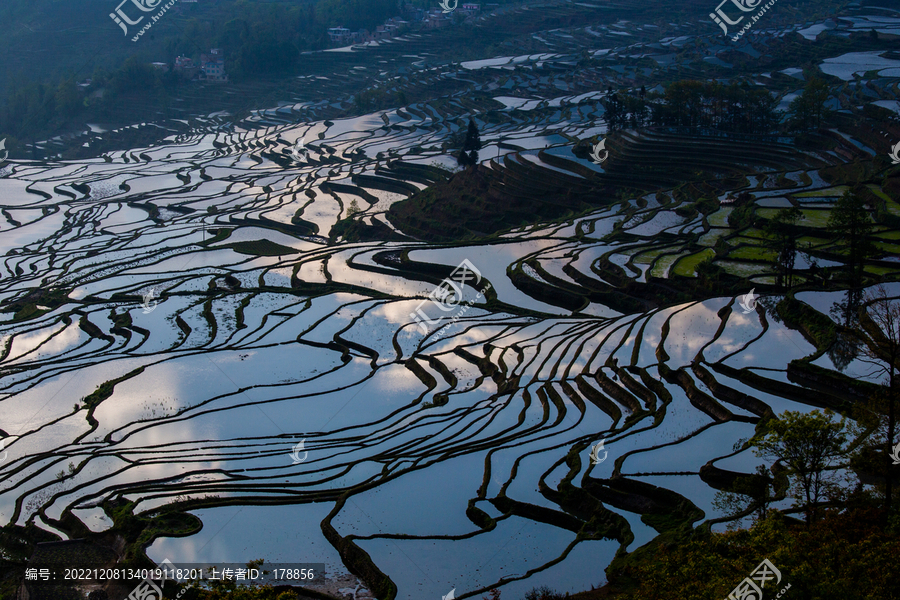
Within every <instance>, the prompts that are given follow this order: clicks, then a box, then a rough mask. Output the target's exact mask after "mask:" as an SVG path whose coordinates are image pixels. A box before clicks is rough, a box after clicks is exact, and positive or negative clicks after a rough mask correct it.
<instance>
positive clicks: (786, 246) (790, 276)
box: [764, 206, 803, 289]
mask: <svg viewBox="0 0 900 600" xmlns="http://www.w3.org/2000/svg"><path fill="white" fill-rule="evenodd" d="M801 218H803V213H801V212H800V210H799V209H798V208H797V207H796V206H792V207H790V208H782V209H781V210H779V211H778V212H777V213H776V214H775V218H774V219H772V220H770V221H769V222H768V223H766V226H765V229H764V231H765V233H766V237H767V238H768V239H769V242H770V244H771V246H770V247H771V248H772V249H773V250H774V251H775V252H777V253H778V259H777V260H778V263H777V265H776V266H777V275H776V283H777V285H779V286H784V287H787V288H788V289H790V288H791V287H792V286H793V283H794V263H795V261H796V258H797V230H796V225H797V221H799V220H800V219H801Z"/></svg>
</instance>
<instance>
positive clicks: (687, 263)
mask: <svg viewBox="0 0 900 600" xmlns="http://www.w3.org/2000/svg"><path fill="white" fill-rule="evenodd" d="M715 256H716V251H715V250H713V249H712V248H707V249H705V250H703V251H701V252H697V253H696V254H691V255H689V256H685V257H683V258H681V259H680V260H679V261H678V262H677V263H675V267H674V268H673V271H672V272H673V273H674V274H675V275H681V276H683V277H693V276H694V274H695V273H696V272H697V268H698V267H699V266H700V263H704V262H706V261H708V260H712V259H713V258H715Z"/></svg>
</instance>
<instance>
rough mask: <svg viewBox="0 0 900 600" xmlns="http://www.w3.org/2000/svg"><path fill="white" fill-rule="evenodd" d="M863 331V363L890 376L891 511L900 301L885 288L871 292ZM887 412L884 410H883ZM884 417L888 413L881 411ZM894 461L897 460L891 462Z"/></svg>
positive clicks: (864, 311)
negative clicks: (889, 294)
mask: <svg viewBox="0 0 900 600" xmlns="http://www.w3.org/2000/svg"><path fill="white" fill-rule="evenodd" d="M859 332H860V333H861V334H862V338H863V343H862V344H861V345H860V348H859V351H860V360H862V361H864V362H866V363H868V364H871V365H873V366H874V367H875V368H876V369H877V372H880V373H881V374H882V375H883V376H886V377H887V389H886V390H884V391H885V394H884V395H885V396H886V398H887V405H888V406H887V414H888V422H887V439H886V443H885V448H886V452H885V456H884V460H885V475H886V476H885V506H886V507H887V510H888V513H890V510H891V501H892V493H893V479H892V477H891V468H890V467H891V464H890V463H888V462H887V461H888V460H890V454H891V451H892V449H893V447H894V433H895V431H896V423H897V421H896V412H895V404H896V402H897V388H898V387H900V380H898V377H897V370H898V368H900V300H898V299H897V298H891V297H889V296H888V293H887V290H886V289H885V287H884V286H882V285H879V286H878V287H876V288H874V289H872V290H869V291H868V292H867V293H866V295H865V299H864V300H863V305H862V310H860V314H859ZM882 410H883V409H882ZM881 414H882V415H883V414H884V412H881ZM891 462H893V461H891Z"/></svg>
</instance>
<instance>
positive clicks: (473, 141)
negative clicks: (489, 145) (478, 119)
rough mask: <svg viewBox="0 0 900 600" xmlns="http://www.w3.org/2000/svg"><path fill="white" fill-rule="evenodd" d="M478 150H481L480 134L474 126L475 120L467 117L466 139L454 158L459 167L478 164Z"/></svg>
mask: <svg viewBox="0 0 900 600" xmlns="http://www.w3.org/2000/svg"><path fill="white" fill-rule="evenodd" d="M479 150H481V136H480V135H479V133H478V127H476V126H475V121H473V120H472V119H469V129H468V131H466V141H465V142H464V143H463V147H462V150H460V151H459V154H458V155H457V156H456V160H457V161H458V162H459V164H460V166H461V167H474V166H475V165H477V164H478V151H479Z"/></svg>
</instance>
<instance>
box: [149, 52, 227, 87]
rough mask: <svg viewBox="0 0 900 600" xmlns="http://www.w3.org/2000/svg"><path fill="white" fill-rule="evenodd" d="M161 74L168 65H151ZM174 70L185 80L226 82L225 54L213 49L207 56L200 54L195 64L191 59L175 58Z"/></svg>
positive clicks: (158, 63) (157, 63)
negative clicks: (198, 60)
mask: <svg viewBox="0 0 900 600" xmlns="http://www.w3.org/2000/svg"><path fill="white" fill-rule="evenodd" d="M151 64H152V65H153V66H154V67H156V68H157V69H159V70H160V71H162V72H166V71H168V70H169V65H168V64H166V63H162V62H155V63H151ZM174 69H175V72H176V73H179V74H180V75H181V76H182V77H184V78H185V79H194V78H195V77H196V78H197V79H199V80H201V81H228V75H227V74H226V73H225V53H224V52H222V49H221V48H213V49H212V50H210V51H209V54H206V53H203V54H200V62H199V63H195V62H194V60H193V59H192V58H188V57H187V56H178V57H176V58H175V65H174Z"/></svg>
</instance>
